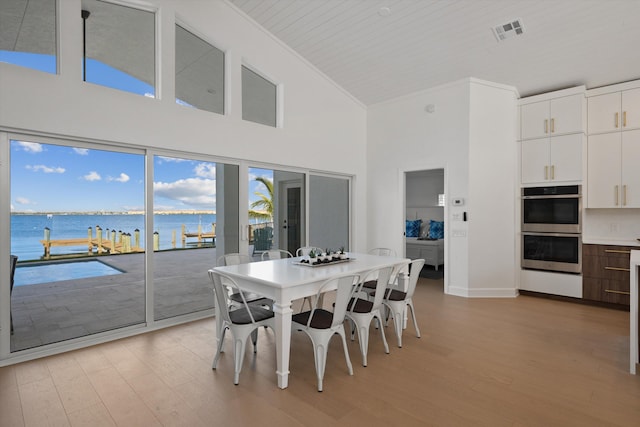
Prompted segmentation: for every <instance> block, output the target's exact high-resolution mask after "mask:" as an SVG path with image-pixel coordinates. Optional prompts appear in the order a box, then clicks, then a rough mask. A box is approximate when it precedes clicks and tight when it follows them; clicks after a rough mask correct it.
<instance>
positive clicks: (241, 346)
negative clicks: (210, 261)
mask: <svg viewBox="0 0 640 427" xmlns="http://www.w3.org/2000/svg"><path fill="white" fill-rule="evenodd" d="M209 277H210V278H211V281H212V282H213V289H214V293H215V296H216V303H217V306H218V310H217V312H216V322H217V323H219V327H218V328H217V329H218V334H219V335H218V345H217V350H216V355H215V357H214V359H213V364H212V366H211V368H212V369H216V367H217V365H218V360H219V359H220V353H222V346H223V343H224V335H225V333H226V331H227V329H229V330H230V331H231V335H233V357H234V366H235V371H234V376H233V383H234V384H236V385H237V384H238V382H239V380H240V371H241V370H242V362H243V361H244V353H245V347H246V342H247V338H249V336H251V340H252V342H253V352H254V353H256V352H257V342H258V329H259V328H260V327H261V326H264V327H270V328H271V329H272V330H274V331H275V320H274V313H273V311H271V310H269V309H266V308H264V307H261V306H258V305H250V304H249V303H248V302H247V301H246V300H245V299H244V293H243V292H242V290H241V289H240V288H239V287H238V284H237V283H236V282H235V281H234V280H233V279H232V278H231V277H229V276H227V275H225V274H223V273H220V272H218V271H215V270H209ZM228 288H231V289H230V290H228ZM232 294H233V295H235V294H237V295H240V298H241V299H242V306H241V307H240V308H238V309H236V310H232V311H230V310H229V306H230V304H231V302H232V301H231V300H230V295H232Z"/></svg>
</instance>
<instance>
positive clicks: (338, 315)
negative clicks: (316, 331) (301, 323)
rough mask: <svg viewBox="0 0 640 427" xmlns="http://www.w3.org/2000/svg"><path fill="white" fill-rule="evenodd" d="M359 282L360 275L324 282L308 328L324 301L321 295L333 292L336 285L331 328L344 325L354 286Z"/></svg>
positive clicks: (349, 275) (317, 296) (310, 316)
mask: <svg viewBox="0 0 640 427" xmlns="http://www.w3.org/2000/svg"><path fill="white" fill-rule="evenodd" d="M359 281H360V276H359V275H357V274H347V275H344V276H339V277H334V278H331V279H329V280H327V281H326V282H324V283H323V284H322V286H321V287H320V290H319V291H318V293H317V294H316V298H315V304H314V306H313V308H312V310H311V314H310V315H309V320H308V321H307V327H310V325H311V321H312V320H313V316H314V314H315V312H316V310H317V309H318V304H319V302H320V301H322V298H320V295H322V294H324V293H326V292H328V291H330V290H332V289H333V286H334V285H335V286H336V289H335V291H336V300H335V303H334V305H333V320H332V322H331V327H332V328H333V327H335V326H338V325H340V324H341V323H343V322H344V318H345V314H346V312H347V304H348V303H349V299H350V298H351V296H352V295H353V292H354V284H356V283H358V282H359Z"/></svg>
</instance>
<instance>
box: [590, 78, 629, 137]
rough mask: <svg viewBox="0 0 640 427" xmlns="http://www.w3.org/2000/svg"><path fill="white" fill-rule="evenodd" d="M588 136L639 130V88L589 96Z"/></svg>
mask: <svg viewBox="0 0 640 427" xmlns="http://www.w3.org/2000/svg"><path fill="white" fill-rule="evenodd" d="M588 112H589V113H588V123H589V126H588V129H589V134H597V133H605V132H617V131H623V130H631V129H640V88H635V89H627V90H622V91H617V92H612V93H605V94H601V95H596V96H591V97H589V100H588Z"/></svg>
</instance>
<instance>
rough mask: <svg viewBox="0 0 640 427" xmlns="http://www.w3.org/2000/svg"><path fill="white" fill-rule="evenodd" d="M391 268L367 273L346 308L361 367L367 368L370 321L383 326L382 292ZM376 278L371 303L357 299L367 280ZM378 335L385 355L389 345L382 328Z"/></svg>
mask: <svg viewBox="0 0 640 427" xmlns="http://www.w3.org/2000/svg"><path fill="white" fill-rule="evenodd" d="M392 271H393V267H385V268H380V269H377V270H372V271H370V272H369V273H367V274H366V275H365V276H364V278H363V280H362V281H361V282H360V283H358V285H357V286H356V288H355V289H354V293H353V295H354V296H353V297H352V298H351V300H350V301H349V305H348V306H347V314H346V317H347V319H349V320H350V321H351V322H352V327H351V339H352V340H353V339H354V334H355V333H354V329H355V330H356V331H357V332H358V341H359V342H360V352H361V353H362V366H367V352H368V350H369V327H370V325H371V321H372V320H374V319H376V320H377V321H378V324H379V325H383V324H384V323H383V321H382V310H381V308H382V299H383V298H384V292H385V289H386V288H387V285H388V284H389V278H390V277H391V272H392ZM371 277H376V288H375V289H374V290H373V291H371V292H373V293H374V296H373V301H370V300H368V299H363V298H359V297H358V294H359V293H360V292H363V290H362V286H363V284H364V282H366V281H367V280H368V279H369V278H371ZM379 330H380V335H382V342H383V344H384V351H385V353H387V354H388V353H389V345H388V344H387V338H386V337H385V335H384V328H382V327H380V328H379Z"/></svg>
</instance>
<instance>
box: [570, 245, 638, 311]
mask: <svg viewBox="0 0 640 427" xmlns="http://www.w3.org/2000/svg"><path fill="white" fill-rule="evenodd" d="M632 249H637V248H635V247H630V246H612V245H588V244H585V245H582V298H583V299H587V300H592V301H601V302H607V303H612V304H620V305H626V306H629V305H630V289H629V259H630V257H631V250H632Z"/></svg>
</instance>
